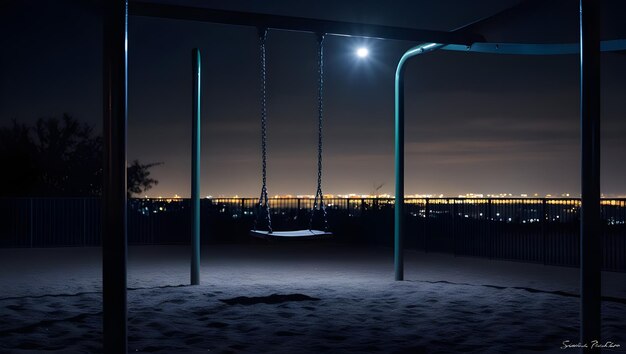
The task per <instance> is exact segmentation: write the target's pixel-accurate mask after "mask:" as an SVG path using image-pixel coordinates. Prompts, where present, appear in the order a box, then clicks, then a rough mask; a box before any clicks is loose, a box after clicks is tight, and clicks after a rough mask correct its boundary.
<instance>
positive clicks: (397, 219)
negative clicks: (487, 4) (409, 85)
mask: <svg viewBox="0 0 626 354" xmlns="http://www.w3.org/2000/svg"><path fill="white" fill-rule="evenodd" d="M441 47H442V45H441V44H437V43H427V44H421V45H418V46H417V47H413V48H411V49H409V50H407V51H406V52H405V53H404V55H403V56H402V58H400V62H399V63H398V67H397V69H396V80H395V90H396V97H395V105H396V109H395V123H396V127H395V135H396V140H395V141H396V142H395V151H396V152H395V161H396V198H395V208H394V270H395V279H396V280H404V64H405V63H406V61H407V60H408V59H409V58H411V57H414V56H416V55H419V54H423V53H427V52H430V51H433V50H436V49H438V48H441Z"/></svg>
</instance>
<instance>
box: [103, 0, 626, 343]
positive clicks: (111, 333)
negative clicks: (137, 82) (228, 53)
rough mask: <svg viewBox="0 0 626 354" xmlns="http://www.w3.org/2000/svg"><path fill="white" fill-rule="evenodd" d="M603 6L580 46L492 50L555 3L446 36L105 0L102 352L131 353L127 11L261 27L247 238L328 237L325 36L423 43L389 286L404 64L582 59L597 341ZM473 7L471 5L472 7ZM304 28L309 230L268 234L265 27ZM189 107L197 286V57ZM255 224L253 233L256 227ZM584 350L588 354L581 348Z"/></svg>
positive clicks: (587, 267)
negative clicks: (312, 63) (313, 143)
mask: <svg viewBox="0 0 626 354" xmlns="http://www.w3.org/2000/svg"><path fill="white" fill-rule="evenodd" d="M600 3H601V1H599V0H579V14H578V15H579V25H580V27H579V30H580V32H579V38H580V41H579V42H578V43H566V44H522V43H493V42H492V43H490V42H488V41H487V40H486V39H485V38H484V36H483V35H482V34H480V33H477V30H478V31H480V27H481V24H484V23H486V22H487V21H490V20H492V19H496V18H499V19H501V20H502V19H503V20H510V18H511V15H512V14H513V13H515V12H516V10H518V9H519V8H520V7H521V8H524V6H526V5H533V4H535V5H536V4H552V2H542V1H537V0H523V1H520V3H519V4H518V5H515V6H513V7H511V8H508V9H504V10H502V11H501V12H499V13H496V14H493V15H490V16H487V17H485V18H483V19H479V20H478V21H475V22H472V23H470V24H468V25H466V26H464V27H461V28H459V29H457V30H454V31H450V32H446V31H436V30H424V29H414V28H405V27H394V26H382V25H374V24H365V23H353V22H344V21H332V20H323V19H312V18H301V17H293V16H279V15H269V14H261V13H254V12H238V11H228V10H220V9H209V8H199V7H186V6H180V5H172V4H164V3H157V2H155V3H152V2H141V1H131V4H130V7H129V1H128V0H110V1H105V2H104V3H103V4H104V5H103V11H104V26H103V32H104V37H103V64H104V65H103V68H104V70H103V83H104V85H103V86H104V87H103V92H104V102H105V104H104V114H103V117H104V119H103V123H104V124H103V132H104V134H103V135H104V136H103V141H104V155H105V158H104V161H105V164H104V173H103V175H104V184H103V186H104V187H103V222H102V225H103V226H102V227H103V228H102V234H103V244H102V250H103V287H102V288H103V306H104V308H105V309H106V311H104V312H103V313H104V315H103V321H104V323H103V337H104V352H107V353H125V352H126V351H127V334H128V333H127V309H126V272H127V259H126V252H127V242H126V241H127V240H126V232H127V225H126V121H127V89H128V87H127V74H128V72H127V70H128V62H127V52H128V47H127V36H128V19H129V14H130V15H135V16H148V17H159V18H169V19H179V20H193V21H204V22H212V23H222V24H230V25H243V26H253V27H256V28H262V29H263V30H262V31H260V36H259V37H260V43H261V45H260V47H261V84H262V88H263V89H262V97H261V150H262V186H261V195H260V197H259V202H258V205H257V208H258V210H257V211H258V212H257V221H256V222H255V225H254V227H253V229H252V230H251V231H250V234H251V235H253V236H256V237H263V238H289V237H295V238H299V237H321V236H331V235H332V233H331V232H329V230H328V222H327V215H326V206H325V204H324V198H323V194H322V147H323V144H322V142H323V140H322V123H323V114H322V113H323V39H324V36H325V35H339V36H358V37H370V38H380V39H389V40H404V41H410V42H412V43H424V44H421V45H418V46H416V47H413V48H411V49H409V50H407V51H406V52H405V54H404V55H403V56H402V58H401V59H400V61H399V63H398V66H397V70H396V76H395V92H396V97H395V116H394V117H395V176H396V196H395V209H394V213H395V224H394V226H395V227H394V244H395V247H394V249H395V252H394V256H395V262H394V269H395V279H396V280H403V279H404V267H403V263H404V259H403V240H404V214H403V212H404V77H403V76H404V67H405V64H406V63H407V61H408V60H409V59H410V58H412V57H415V56H417V55H419V54H424V53H428V52H432V51H435V50H455V51H465V52H480V53H493V54H516V55H555V54H578V55H579V56H580V79H581V85H580V86H581V89H580V123H581V192H582V193H581V196H582V198H581V200H582V202H581V218H580V228H581V235H580V240H581V241H580V242H581V246H580V252H581V254H580V256H581V271H580V275H581V276H580V279H581V286H580V288H581V296H580V306H581V307H580V309H581V310H580V312H581V328H580V339H581V342H584V343H588V342H590V341H591V340H594V339H598V338H599V337H600V329H601V326H600V324H601V317H600V307H601V306H600V305H601V296H600V295H601V294H600V288H601V287H600V285H601V284H600V276H601V263H602V255H601V253H602V252H601V248H600V245H599V241H598V238H597V237H594V236H596V235H597V234H599V233H600V231H601V224H600V153H599V152H600V142H601V136H600V128H599V125H600V98H601V94H600V52H601V51H622V52H623V51H625V50H626V40H623V39H619V40H612V41H601V40H600V24H601V22H600ZM468 6H471V5H468ZM268 28H271V29H277V30H286V31H300V32H309V33H316V34H318V45H319V47H318V64H319V80H318V84H319V87H318V166H317V167H318V179H317V190H316V195H315V201H314V205H313V209H312V210H311V220H310V223H309V229H305V230H292V231H274V230H273V229H272V226H271V210H270V206H269V201H268V195H267V179H266V177H267V165H266V162H267V145H266V143H267V130H266V128H267V127H266V123H267V110H266V101H267V97H266V91H265V85H266V72H265V41H266V30H265V29H268ZM193 58H194V59H193V60H194V70H197V71H196V72H194V82H193V85H194V90H193V91H194V98H193V99H194V101H193V102H194V110H193V122H194V123H193V139H192V141H193V142H192V156H193V158H192V223H193V228H192V230H193V231H192V237H191V238H192V243H191V244H192V262H191V283H192V284H199V262H200V250H199V247H200V233H199V225H200V203H199V176H200V173H199V161H200V159H199V155H200V149H199V140H200V139H199V138H200V134H199V131H200V129H199V126H200V100H199V96H200V54H199V51H197V50H194V56H193ZM316 210H319V211H321V212H322V213H323V218H324V225H323V227H322V228H321V230H318V229H314V228H313V214H314V212H315V211H316ZM261 212H263V213H265V218H264V220H263V221H264V222H265V227H263V228H261V225H260V223H261V214H262V213H261ZM257 226H258V227H257ZM586 351H587V350H586Z"/></svg>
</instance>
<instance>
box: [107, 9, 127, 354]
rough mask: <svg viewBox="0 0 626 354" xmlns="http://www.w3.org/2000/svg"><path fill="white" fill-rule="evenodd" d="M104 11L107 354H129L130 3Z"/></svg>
mask: <svg viewBox="0 0 626 354" xmlns="http://www.w3.org/2000/svg"><path fill="white" fill-rule="evenodd" d="M103 9H104V23H103V42H104V43H103V44H104V47H103V58H102V59H103V64H104V65H103V84H104V85H103V94H104V97H103V98H104V112H103V113H104V117H103V118H104V119H103V127H102V128H103V138H104V166H103V167H104V181H103V183H104V184H103V191H102V203H103V205H102V210H103V219H102V300H103V303H102V307H103V311H102V319H103V326H102V334H103V342H104V343H103V352H104V353H126V352H127V339H126V338H127V324H126V253H127V252H126V120H127V101H126V100H127V95H126V93H127V73H128V71H127V68H128V66H127V63H128V62H127V55H126V53H127V45H128V38H127V35H128V27H127V26H128V1H126V0H110V1H104V2H103Z"/></svg>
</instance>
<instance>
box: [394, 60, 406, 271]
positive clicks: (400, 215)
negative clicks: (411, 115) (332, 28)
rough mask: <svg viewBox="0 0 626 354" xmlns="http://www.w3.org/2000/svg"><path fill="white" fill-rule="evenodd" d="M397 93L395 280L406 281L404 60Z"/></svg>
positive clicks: (397, 83)
mask: <svg viewBox="0 0 626 354" xmlns="http://www.w3.org/2000/svg"><path fill="white" fill-rule="evenodd" d="M403 59H404V57H403ZM395 93H396V97H395V105H396V109H395V138H396V139H395V170H396V171H395V173H396V199H395V206H394V270H395V279H396V280H404V61H403V60H402V59H401V60H400V63H399V64H398V68H397V70H396V81H395Z"/></svg>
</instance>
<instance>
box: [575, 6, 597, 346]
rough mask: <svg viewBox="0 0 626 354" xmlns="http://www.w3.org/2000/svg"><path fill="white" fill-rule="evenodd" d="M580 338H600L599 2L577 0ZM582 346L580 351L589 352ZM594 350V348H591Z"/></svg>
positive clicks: (584, 339)
mask: <svg viewBox="0 0 626 354" xmlns="http://www.w3.org/2000/svg"><path fill="white" fill-rule="evenodd" d="M580 125H581V184H582V188H581V189H582V195H581V207H580V214H581V215H580V320H581V328H580V341H581V343H589V346H591V344H590V343H591V341H592V340H597V341H600V327H601V317H600V296H601V288H600V286H601V278H600V275H601V272H600V269H601V265H602V254H601V252H602V247H601V243H602V230H601V227H600V226H601V225H600V2H599V1H596V0H580ZM591 351H592V349H591V348H588V349H584V350H583V352H585V353H587V352H591ZM593 351H594V352H595V349H594V350H593Z"/></svg>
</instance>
